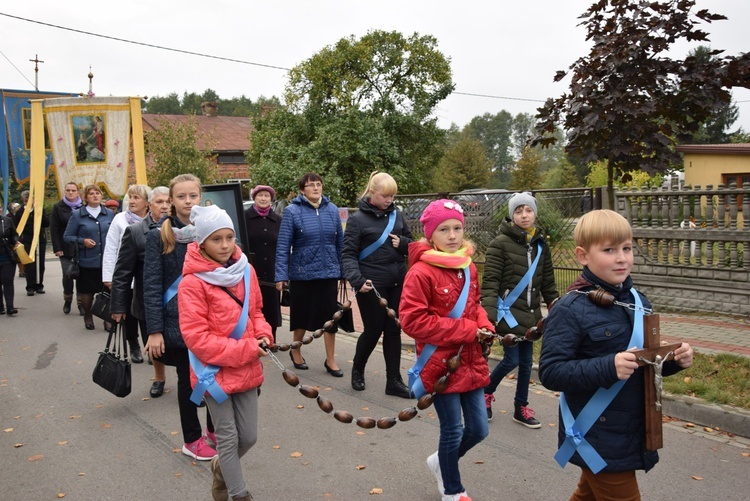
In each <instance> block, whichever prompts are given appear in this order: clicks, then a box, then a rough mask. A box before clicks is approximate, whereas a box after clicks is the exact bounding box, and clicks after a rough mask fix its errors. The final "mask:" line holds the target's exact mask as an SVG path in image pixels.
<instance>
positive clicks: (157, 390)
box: [148, 381, 164, 398]
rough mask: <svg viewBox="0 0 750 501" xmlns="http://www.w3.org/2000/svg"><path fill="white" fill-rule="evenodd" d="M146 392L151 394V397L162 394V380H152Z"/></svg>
mask: <svg viewBox="0 0 750 501" xmlns="http://www.w3.org/2000/svg"><path fill="white" fill-rule="evenodd" d="M148 394H149V395H151V398H159V397H160V396H162V395H164V381H154V383H153V384H152V385H151V389H150V390H149V391H148Z"/></svg>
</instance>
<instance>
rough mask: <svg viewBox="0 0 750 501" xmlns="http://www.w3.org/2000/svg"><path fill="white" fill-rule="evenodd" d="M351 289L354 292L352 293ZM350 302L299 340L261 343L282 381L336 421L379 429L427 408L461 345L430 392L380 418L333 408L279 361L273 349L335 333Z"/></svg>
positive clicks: (458, 359) (458, 358)
mask: <svg viewBox="0 0 750 501" xmlns="http://www.w3.org/2000/svg"><path fill="white" fill-rule="evenodd" d="M373 292H375V295H376V296H377V297H378V299H379V303H380V306H382V307H383V308H385V311H386V314H387V315H388V317H389V318H392V319H393V320H394V321H395V322H396V325H397V326H399V327H400V326H401V324H400V322H399V320H398V318H397V317H396V312H395V311H394V310H393V309H392V308H389V307H388V300H386V299H385V298H384V297H382V296H381V295H380V294H379V293H378V291H377V289H375V287H373ZM356 294H357V293H356V291H355V296H356ZM351 307H352V302H351V301H349V300H346V301H344V303H342V308H341V309H340V310H338V311H337V312H336V313H334V314H333V317H332V318H331V320H328V321H327V322H326V323H324V324H323V328H322V329H318V330H316V331H315V332H313V334H312V335H310V334H306V335H305V337H303V338H302V341H293V342H292V343H289V344H275V343H274V344H272V345H271V346H268V345H266V344H264V345H263V346H261V347H262V348H263V349H264V350H266V352H267V353H268V355H269V357H271V360H273V362H274V363H275V364H276V366H278V368H279V369H281V375H282V377H283V378H284V381H286V382H287V384H288V385H289V386H294V387H295V388H298V389H299V392H300V393H302V394H303V395H304V396H306V397H307V398H314V399H316V401H317V402H318V407H320V410H322V411H323V412H325V413H327V414H330V413H331V412H333V417H334V418H336V420H337V421H339V422H341V423H347V424H348V423H351V422H355V423H356V424H357V426H359V427H360V428H366V429H370V428H375V427H376V426H377V427H378V428H380V429H388V428H392V427H393V426H395V425H396V423H397V422H399V421H409V420H410V419H413V418H414V417H416V415H417V414H419V410H424V409H426V408H428V407H429V406H430V405H432V402H433V400H434V398H435V394H436V393H440V392H441V391H444V390H445V389H446V388H447V387H448V377H449V376H450V375H451V373H453V372H455V371H456V370H457V369H458V367H459V366H460V365H461V350H462V349H463V345H461V348H459V350H458V353H457V354H456V355H454V356H453V357H451V359H450V360H449V361H448V372H447V373H446V374H445V375H444V376H442V377H440V378H439V379H438V380H437V381H436V382H435V385H434V388H433V389H434V391H433V393H430V394H427V395H423V396H422V397H421V398H420V399H419V400H418V401H417V406H416V407H407V408H406V409H404V410H402V411H401V412H399V413H398V416H396V417H390V416H388V417H382V418H380V419H377V420H376V419H375V418H371V417H358V418H355V417H354V416H353V415H352V414H351V413H350V412H347V411H343V410H337V411H334V410H333V403H332V402H331V401H330V400H329V399H327V398H326V397H324V396H323V395H321V394H320V392H319V391H318V390H317V389H316V388H314V387H313V386H310V385H307V384H300V381H299V378H298V377H297V375H296V374H295V373H294V372H292V371H290V370H289V369H287V368H286V367H284V364H282V363H281V361H280V360H279V359H278V358H277V357H276V355H274V353H275V352H277V351H288V350H290V349H294V350H296V349H297V348H299V347H300V346H302V345H303V344H310V343H312V341H313V339H317V338H319V337H321V336H322V335H323V333H324V332H329V333H332V334H333V333H336V332H337V331H338V322H339V320H341V318H342V317H343V316H344V312H345V311H347V310H349V309H351Z"/></svg>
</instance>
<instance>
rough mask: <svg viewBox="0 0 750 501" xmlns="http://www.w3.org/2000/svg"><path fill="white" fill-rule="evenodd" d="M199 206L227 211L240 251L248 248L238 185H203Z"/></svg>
mask: <svg viewBox="0 0 750 501" xmlns="http://www.w3.org/2000/svg"><path fill="white" fill-rule="evenodd" d="M201 205H203V206H206V205H218V206H219V207H220V208H222V209H224V210H225V211H227V214H229V217H231V218H232V222H233V223H234V236H235V240H236V242H237V245H239V246H240V248H241V249H242V250H245V249H247V248H248V239H247V238H248V237H247V228H245V213H244V212H243V208H242V188H241V186H240V184H239V183H226V184H204V185H203V197H202V199H201Z"/></svg>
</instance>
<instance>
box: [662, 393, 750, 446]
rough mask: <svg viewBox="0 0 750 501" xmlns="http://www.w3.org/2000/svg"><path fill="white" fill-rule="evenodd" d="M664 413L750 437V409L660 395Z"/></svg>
mask: <svg viewBox="0 0 750 501" xmlns="http://www.w3.org/2000/svg"><path fill="white" fill-rule="evenodd" d="M662 406H663V410H664V414H666V415H668V416H671V417H675V418H678V419H680V420H681V421H688V422H691V423H696V424H700V425H703V426H709V427H711V428H714V429H716V430H721V431H726V432H729V433H733V434H735V435H739V436H741V437H748V438H750V411H746V410H744V409H739V408H737V407H730V406H728V405H718V404H710V403H707V402H706V401H705V400H701V399H700V398H695V397H686V396H682V395H671V394H669V393H665V394H664V395H662Z"/></svg>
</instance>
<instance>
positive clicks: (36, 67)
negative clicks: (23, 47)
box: [29, 54, 44, 92]
mask: <svg viewBox="0 0 750 501" xmlns="http://www.w3.org/2000/svg"><path fill="white" fill-rule="evenodd" d="M29 61H31V62H32V63H34V90H36V91H37V92H39V63H43V62H44V61H41V60H40V59H39V54H34V59H29Z"/></svg>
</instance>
